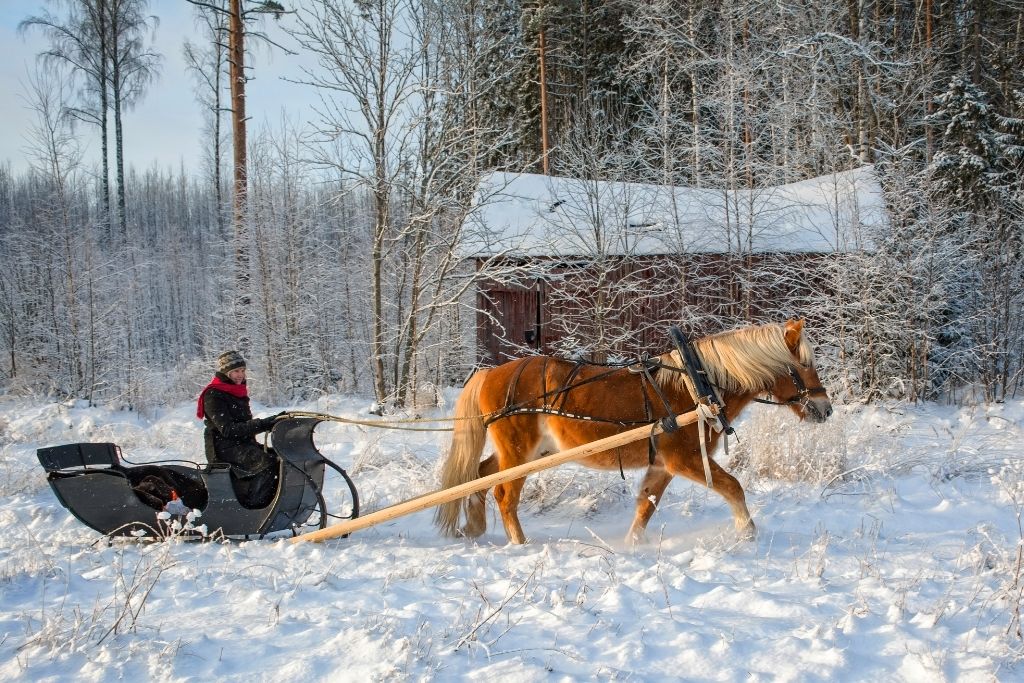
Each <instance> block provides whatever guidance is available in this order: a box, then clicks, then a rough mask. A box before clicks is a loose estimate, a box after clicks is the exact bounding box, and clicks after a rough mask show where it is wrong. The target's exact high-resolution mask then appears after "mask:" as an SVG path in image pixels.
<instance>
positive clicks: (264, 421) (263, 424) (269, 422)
mask: <svg viewBox="0 0 1024 683" xmlns="http://www.w3.org/2000/svg"><path fill="white" fill-rule="evenodd" d="M278 417H279V415H271V416H270V417H264V418H261V419H260V431H262V432H269V431H270V430H271V429H273V428H274V423H275V422H277V418H278Z"/></svg>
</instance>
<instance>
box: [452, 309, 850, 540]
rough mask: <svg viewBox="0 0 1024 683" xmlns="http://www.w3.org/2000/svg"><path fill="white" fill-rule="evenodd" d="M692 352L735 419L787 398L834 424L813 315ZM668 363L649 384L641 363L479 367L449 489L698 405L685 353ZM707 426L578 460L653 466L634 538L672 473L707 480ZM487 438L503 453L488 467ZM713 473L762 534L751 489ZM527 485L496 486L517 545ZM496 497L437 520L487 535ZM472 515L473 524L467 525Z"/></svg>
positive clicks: (750, 528) (462, 403) (744, 525)
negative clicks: (810, 321) (748, 494)
mask: <svg viewBox="0 0 1024 683" xmlns="http://www.w3.org/2000/svg"><path fill="white" fill-rule="evenodd" d="M693 347H694V349H695V351H696V353H697V356H698V357H699V359H700V361H701V363H702V364H703V366H704V369H705V370H706V372H707V375H708V378H709V379H710V381H711V383H712V385H714V386H715V387H716V388H717V390H718V392H719V394H720V395H721V398H722V400H723V402H724V404H725V414H726V417H727V418H728V420H729V421H732V420H734V419H735V418H736V417H737V416H738V415H739V414H740V412H741V411H742V410H743V409H744V408H745V407H746V406H747V405H748V404H749V403H750V402H751V401H753V400H754V399H755V398H756V397H757V396H758V395H759V394H764V393H770V394H772V395H773V396H774V397H775V398H776V399H777V401H778V403H780V404H782V405H788V406H789V407H790V408H791V409H792V410H793V411H794V412H795V413H796V414H797V415H798V416H799V417H800V418H801V419H803V418H808V419H810V420H812V421H814V422H824V421H825V420H826V419H827V418H828V417H829V415H831V414H832V405H831V403H830V402H829V399H828V396H827V395H826V394H825V390H824V389H823V388H822V386H821V381H820V380H819V379H818V373H817V371H816V370H815V367H814V355H813V352H812V350H811V346H810V344H809V343H808V342H807V340H806V338H805V336H804V335H803V321H802V320H799V321H797V320H790V321H788V322H786V323H785V324H784V325H779V324H773V325H760V326H754V327H747V328H743V329H739V330H735V331H732V332H724V333H721V334H717V335H714V336H710V337H705V338H703V339H699V340H697V341H695V342H694V344H693ZM657 360H658V361H659V363H660V365H661V367H660V368H658V369H657V370H655V371H653V372H652V373H651V375H652V376H653V382H654V384H655V385H657V386H656V387H655V386H651V384H650V383H649V382H645V381H644V380H643V379H642V378H643V374H642V373H638V372H636V371H635V370H637V369H638V368H625V367H623V368H616V369H609V368H608V367H604V366H597V365H586V364H584V365H580V364H577V363H573V362H571V361H566V360H561V359H557V358H549V357H545V356H532V357H528V358H522V359H519V360H514V361H510V362H508V363H505V364H504V365H501V366H498V367H496V368H489V369H485V370H480V371H478V372H476V373H474V374H473V376H472V377H470V379H469V382H467V384H466V387H465V389H463V391H462V394H461V395H460V396H459V400H458V403H457V405H456V409H455V415H456V423H455V424H456V426H455V433H454V435H453V438H452V445H451V449H450V450H449V453H448V457H447V458H446V459H445V461H444V464H443V467H442V471H441V484H442V486H443V487H444V488H450V487H452V486H457V485H459V484H463V483H466V482H469V481H472V480H473V479H476V478H478V477H483V476H487V475H489V474H493V473H495V472H498V471H501V470H505V469H508V468H510V467H514V466H516V465H521V464H523V463H525V462H528V461H531V460H534V459H536V458H539V457H542V456H544V455H546V454H549V453H554V452H557V451H560V450H565V449H568V448H573V447H575V446H579V445H581V444H585V443H588V442H591V441H595V440H597V439H601V438H604V437H607V436H611V435H613V434H616V433H619V432H622V431H625V430H626V429H630V428H635V427H636V426H638V425H640V424H644V423H649V422H653V421H654V420H656V419H658V418H661V417H664V416H665V415H666V413H667V412H668V411H667V410H666V409H665V407H664V402H663V399H664V401H666V402H667V403H668V405H669V406H670V407H671V410H672V412H673V414H676V415H678V414H682V413H685V412H688V411H691V410H693V409H694V401H693V399H692V398H691V397H690V393H689V391H688V390H687V389H686V384H685V382H684V380H683V373H682V372H680V371H679V370H678V368H680V367H681V364H680V358H679V353H678V352H677V351H672V352H669V353H666V354H663V355H661V356H659V357H658V359H657ZM631 370H633V371H631ZM584 417H586V418H590V419H583V418H584ZM697 429H698V427H697V425H696V424H690V425H688V426H686V427H684V428H682V429H679V430H678V431H675V432H672V433H665V434H662V435H660V436H659V437H657V441H656V446H657V449H656V452H655V453H653V455H654V459H653V462H651V460H650V458H651V455H652V453H651V451H649V446H648V441H647V440H641V441H638V442H634V443H632V444H628V445H626V446H620V447H618V448H616V449H614V450H611V451H605V452H603V453H597V454H595V455H591V456H589V457H586V458H582V459H580V460H579V461H577V462H579V463H580V464H582V465H586V466H588V467H593V468H596V469H604V470H619V469H620V468H639V467H647V473H646V475H645V476H644V479H643V483H642V484H641V486H640V491H639V493H638V494H637V497H636V515H635V517H634V518H633V524H632V526H630V529H629V534H628V535H627V540H631V541H633V542H639V541H641V540H642V539H643V537H644V533H645V530H646V528H647V523H648V521H649V520H650V519H651V516H652V515H653V514H654V511H655V510H656V509H657V506H658V502H659V501H660V500H661V496H662V494H663V493H664V492H665V489H666V488H667V487H668V484H669V482H670V481H671V480H672V477H673V476H682V477H686V478H688V479H692V480H693V481H696V482H698V483H700V484H705V473H704V467H703V464H702V459H701V452H700V442H699V437H698V432H697ZM708 432H710V434H709V435H708V436H709V441H708V444H707V449H708V452H709V453H711V452H712V449H713V448H714V447H715V445H716V443H717V442H718V438H719V434H717V433H715V432H714V431H713V430H710V429H709V430H708ZM488 434H490V438H491V441H492V443H493V446H494V449H495V453H494V454H493V455H491V456H489V457H487V458H486V459H484V460H483V461H482V462H481V460H480V458H481V455H482V454H483V450H484V443H485V441H486V437H487V435H488ZM650 448H652V447H650ZM710 469H711V477H712V487H713V490H714V491H715V492H716V493H718V494H719V495H721V496H722V497H723V498H724V499H725V500H726V502H727V503H729V505H730V506H731V507H732V513H733V518H734V521H735V524H736V529H737V530H738V531H739V532H740V533H741V534H742V535H744V536H748V537H751V538H752V537H753V535H754V523H753V522H752V521H751V519H750V513H749V512H748V511H747V504H746V500H745V498H744V495H743V488H742V487H741V486H740V484H739V482H738V481H736V479H735V478H734V477H733V476H732V475H730V474H729V473H728V472H726V471H725V470H723V469H722V468H721V467H720V466H719V465H718V463H716V462H715V461H714V460H710ZM525 481H526V480H525V478H522V479H517V480H515V481H512V482H509V483H506V484H499V485H497V486H495V487H494V498H495V500H496V501H497V503H498V509H499V510H500V512H501V518H502V522H503V523H504V525H505V533H506V535H507V536H508V539H509V541H511V542H512V543H525V542H526V536H525V535H524V534H523V529H522V527H521V526H520V524H519V517H518V514H517V510H518V507H519V497H520V493H521V492H522V489H523V484H524V483H525ZM486 494H487V491H486V490H485V491H481V492H478V493H475V494H473V495H471V496H469V497H467V498H462V499H459V500H456V501H453V502H449V503H445V504H443V505H441V506H439V507H438V510H437V514H436V518H435V521H436V523H437V525H438V526H439V527H440V528H441V530H442V531H443V532H444V533H446V534H448V535H451V536H456V535H464V536H468V537H476V536H479V535H481V534H482V533H483V532H484V531H485V530H486V528H487V519H486V516H485V510H484V502H485V496H486ZM463 510H464V511H465V516H466V524H465V526H463V527H462V529H459V528H458V525H459V520H460V516H461V513H462V512H463Z"/></svg>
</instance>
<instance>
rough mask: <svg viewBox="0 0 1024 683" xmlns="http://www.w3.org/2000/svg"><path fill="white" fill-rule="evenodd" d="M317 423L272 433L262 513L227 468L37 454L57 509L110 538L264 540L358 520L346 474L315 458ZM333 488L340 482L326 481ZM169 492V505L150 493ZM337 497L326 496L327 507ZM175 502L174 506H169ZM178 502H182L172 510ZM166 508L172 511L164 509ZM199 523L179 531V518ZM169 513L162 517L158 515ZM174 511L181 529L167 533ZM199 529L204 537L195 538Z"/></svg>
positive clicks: (70, 447) (293, 424)
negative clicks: (269, 486)
mask: <svg viewBox="0 0 1024 683" xmlns="http://www.w3.org/2000/svg"><path fill="white" fill-rule="evenodd" d="M319 422H321V420H319V419H316V418H305V417H303V418H286V419H282V420H280V421H278V422H277V423H276V424H275V425H274V429H273V431H272V432H271V439H272V442H273V445H274V450H275V451H276V452H277V454H278V456H279V460H280V462H279V464H278V467H279V471H278V476H277V489H276V492H275V494H274V496H273V498H272V499H271V500H270V501H269V502H267V503H266V504H265V505H260V506H256V507H253V506H249V507H246V506H243V505H242V504H241V503H240V502H239V500H238V497H237V496H236V493H235V488H236V487H235V482H234V481H233V475H232V474H231V472H230V470H229V468H228V466H227V465H214V466H208V465H199V464H196V463H185V462H184V461H174V462H156V463H148V464H145V465H126V464H124V462H123V461H122V458H121V455H120V451H121V449H120V448H118V447H117V446H116V445H114V444H112V443H77V444H67V445H63V446H53V447H50V448H40V449H39V450H38V451H37V452H36V454H37V456H38V457H39V462H40V464H41V465H42V466H43V468H44V469H45V470H46V472H47V480H48V481H49V482H50V486H51V488H53V492H54V493H55V494H56V495H57V499H58V500H59V501H60V502H61V504H62V505H63V506H64V507H66V508H67V509H68V510H70V511H71V514H73V515H74V516H75V517H77V518H78V520H79V521H81V522H82V523H83V524H85V525H86V526H88V527H90V528H92V529H95V530H96V531H98V532H100V533H102V534H107V535H110V536H132V537H141V538H145V537H163V536H166V535H168V533H169V532H170V531H171V530H172V529H175V530H177V532H178V533H182V534H185V535H189V536H209V535H214V536H216V535H217V534H222V535H223V536H228V537H245V538H250V537H258V538H259V537H263V536H265V535H267V534H271V533H274V532H279V531H290V532H291V533H292V534H293V535H297V534H299V533H301V532H302V531H303V530H305V529H311V528H321V529H322V528H324V527H326V526H327V522H328V519H330V518H335V519H352V518H355V517H358V516H359V495H358V493H357V492H356V487H355V485H354V484H353V482H352V479H351V478H350V477H349V475H348V473H347V472H345V470H344V469H342V468H341V467H339V466H338V465H336V464H335V463H333V462H331V461H330V460H328V459H327V458H325V457H324V456H323V455H321V454H320V452H319V451H317V449H316V446H315V444H314V443H313V429H314V428H315V427H316V425H317V424H318V423H319ZM327 468H330V469H333V470H334V471H335V472H337V474H338V475H340V482H338V483H339V484H340V488H341V491H340V498H341V502H340V505H336V510H335V512H334V513H329V512H328V510H327V504H326V502H325V501H324V494H323V488H324V475H325V471H326V469H327ZM331 479H332V480H338V479H339V477H332V478H331ZM154 483H155V484H158V487H157V488H159V489H161V490H162V491H172V490H173V493H172V494H171V500H170V501H168V500H166V498H167V496H160V495H154V494H155V493H156V494H159V492H158V491H155V490H154V487H153V484H154ZM338 497H339V496H338V495H332V502H334V500H335V498H338ZM174 499H177V500H174ZM178 501H180V502H178ZM167 503H171V504H170V505H168V504H167ZM194 509H195V510H199V511H200V513H201V516H200V517H198V518H197V519H194V520H189V522H190V523H188V524H185V523H183V522H184V521H185V519H186V515H185V514H184V513H183V512H181V511H182V510H194ZM164 511H168V512H167V514H161V512H164ZM172 511H178V513H180V514H178V515H177V519H178V520H179V524H178V525H177V526H173V525H172V524H173V521H174V520H175V518H176V516H175V514H173V512H172ZM200 526H203V527H205V530H198V527H200Z"/></svg>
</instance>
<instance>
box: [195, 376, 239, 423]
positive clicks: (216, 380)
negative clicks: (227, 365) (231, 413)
mask: <svg viewBox="0 0 1024 683" xmlns="http://www.w3.org/2000/svg"><path fill="white" fill-rule="evenodd" d="M210 389H216V390H217V391H223V392H224V393H225V394H231V395H232V396H234V397H235V398H246V399H247V398H249V387H248V386H247V385H245V384H235V383H233V382H225V381H224V380H222V379H221V378H220V377H217V376H216V375H214V377H213V380H212V381H211V382H210V383H209V384H207V385H206V388H205V389H203V390H202V392H200V394H199V405H198V406H197V407H196V417H198V418H199V419H200V420H202V419H203V418H204V417H206V410H205V409H204V408H203V398H205V397H206V392H207V391H209V390H210Z"/></svg>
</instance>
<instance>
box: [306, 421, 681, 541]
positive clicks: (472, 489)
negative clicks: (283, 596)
mask: <svg viewBox="0 0 1024 683" xmlns="http://www.w3.org/2000/svg"><path fill="white" fill-rule="evenodd" d="M696 421H697V411H696V410H692V411H690V412H688V413H683V414H682V415H677V416H676V425H677V426H678V427H682V426H684V425H688V424H692V423H694V422H696ZM664 431H665V430H664V428H663V427H662V426H661V423H660V422H656V423H654V424H653V425H644V426H642V427H636V428H635V429H630V430H629V431H625V432H620V433H619V434H613V435H612V436H607V437H605V438H603V439H598V440H597V441H591V442H590V443H585V444H583V445H582V446H576V447H575V448H570V449H568V450H565V451H559V452H558V453H552V454H551V455H547V456H544V457H543V458H539V459H537V460H534V461H532V462H528V463H524V464H522V465H517V466H516V467H510V468H509V469H507V470H502V471H501V472H495V473H494V474H490V475H488V476H486V477H481V478H479V479H474V480H473V481H468V482H466V483H465V484H459V485H458V486H453V487H451V488H450V489H441V490H440V491H433V492H432V493H425V494H423V495H422V496H417V497H416V498H412V499H411V500H407V501H404V502H402V503H396V504H394V505H391V506H388V507H386V508H383V509H380V510H377V511H376V512H371V513H370V514H368V515H366V516H364V517H356V518H355V519H351V520H348V521H345V522H341V523H340V524H335V525H334V526H329V527H327V528H326V529H320V530H318V531H313V532H311V533H308V534H303V535H302V536H296V537H295V538H293V539H291V542H292V543H302V542H304V541H314V542H320V541H325V540H327V539H329V538H336V537H337V536H344V535H345V534H350V533H352V532H353V531H359V530H360V529H365V528H367V527H371V526H374V525H376V524H380V523H382V522H387V521H388V520H392V519H395V518H396V517H402V516H404V515H410V514H412V513H414V512H419V511H420V510H426V509H427V508H430V507H434V506H435V505H440V504H441V503H447V502H449V501H452V500H456V499H458V498H465V497H466V496H468V495H470V494H472V493H476V492H477V491H483V490H486V489H489V488H491V487H492V486H495V485H497V484H504V483H505V482H509V481H513V480H515V479H519V478H521V477H525V476H526V475H528V474H533V473H534V472H539V471H541V470H546V469H549V468H551V467H554V466H556V465H561V464H562V463H565V462H569V461H570V460H579V459H580V458H586V457H588V456H591V455H594V454H595V453H600V452H602V451H607V450H608V449H611V448H615V447H616V446H623V445H625V444H628V443H633V442H634V441H639V440H640V439H645V438H647V437H648V436H651V435H657V434H661V433H662V432H664Z"/></svg>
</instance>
